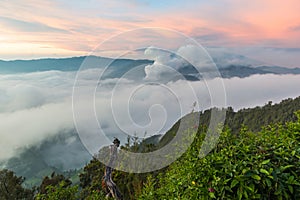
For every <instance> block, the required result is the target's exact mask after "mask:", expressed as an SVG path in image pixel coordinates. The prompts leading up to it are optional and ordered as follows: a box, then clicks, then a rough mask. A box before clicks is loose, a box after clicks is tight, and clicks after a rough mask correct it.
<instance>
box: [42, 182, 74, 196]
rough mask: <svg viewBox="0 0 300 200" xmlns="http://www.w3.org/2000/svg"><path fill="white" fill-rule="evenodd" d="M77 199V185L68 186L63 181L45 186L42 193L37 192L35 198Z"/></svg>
mask: <svg viewBox="0 0 300 200" xmlns="http://www.w3.org/2000/svg"><path fill="white" fill-rule="evenodd" d="M76 199H79V195H78V186H69V185H68V183H66V182H65V181H62V182H60V183H59V184H58V185H56V186H52V185H49V186H47V187H46V192H45V193H44V194H41V193H39V194H37V195H36V200H76Z"/></svg>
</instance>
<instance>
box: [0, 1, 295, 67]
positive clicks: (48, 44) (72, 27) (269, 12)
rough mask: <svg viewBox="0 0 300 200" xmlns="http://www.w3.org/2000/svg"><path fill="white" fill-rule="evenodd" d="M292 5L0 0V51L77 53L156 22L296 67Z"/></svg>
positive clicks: (9, 56)
mask: <svg viewBox="0 0 300 200" xmlns="http://www.w3.org/2000/svg"><path fill="white" fill-rule="evenodd" d="M299 10H300V2H299V1H298V0H288V1H281V0H264V1H262V0H252V1H239V0H214V1H204V0H199V1H192V0H184V1H183V0H178V1H171V0H164V1H158V0H151V1H150V0H128V1H123V0H110V1H107V0H106V1H105V0H86V1H80V0H74V1H67V0H51V1H50V0H45V1H38V0H27V1H24V0H13V1H8V0H2V1H0V59H4V60H13V59H32V58H41V57H68V56H79V55H85V54H89V53H90V52H91V51H92V50H93V49H94V48H95V47H96V46H98V45H99V44H101V43H102V42H103V41H105V40H108V39H109V38H110V37H111V36H113V35H116V34H121V33H123V32H124V31H130V30H133V29H138V28H144V27H160V28H165V29H172V30H175V31H178V32H180V33H183V34H185V35H187V36H189V37H191V38H194V39H195V40H197V41H198V42H199V43H200V44H202V45H204V46H209V47H222V48H226V50H227V51H231V52H234V53H239V54H243V55H246V56H249V57H251V58H254V59H257V60H261V61H263V62H266V63H269V64H273V65H284V66H287V67H299V65H298V63H299V61H300V58H299V57H300V12H299ZM143 37H145V35H143V34H141V35H136V36H135V38H134V39H135V40H134V41H136V42H138V43H139V44H140V43H142V41H143V40H142V39H143ZM134 41H133V42H134ZM173 42H174V43H176V41H173ZM113 48H115V49H117V48H118V44H115V46H113ZM103 51H105V50H103Z"/></svg>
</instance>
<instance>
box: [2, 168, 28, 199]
mask: <svg viewBox="0 0 300 200" xmlns="http://www.w3.org/2000/svg"><path fill="white" fill-rule="evenodd" d="M24 181H25V178H23V177H18V176H16V175H15V173H14V172H13V171H9V170H7V169H4V170H1V171H0V199H3V200H11V199H33V196H34V189H26V188H23V186H22V183H23V182H24Z"/></svg>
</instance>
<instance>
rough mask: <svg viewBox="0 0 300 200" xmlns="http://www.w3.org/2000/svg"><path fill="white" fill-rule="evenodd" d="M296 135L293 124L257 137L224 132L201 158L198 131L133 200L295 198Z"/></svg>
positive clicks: (298, 191)
mask: <svg viewBox="0 0 300 200" xmlns="http://www.w3.org/2000/svg"><path fill="white" fill-rule="evenodd" d="M299 113H300V112H299V111H298V112H297V115H298V117H299V115H300V114H299ZM299 132H300V121H299V120H298V121H297V122H288V123H286V124H285V125H281V124H275V125H269V126H266V127H264V128H263V129H262V131H260V132H258V133H253V132H251V131H249V130H248V129H247V128H246V127H245V126H244V127H243V128H242V129H241V131H240V134H232V132H231V131H230V130H229V129H224V130H223V131H222V133H221V137H220V138H219V143H218V145H217V146H216V147H215V149H214V150H213V151H212V152H211V153H209V154H208V155H207V156H206V157H204V158H202V159H200V158H199V157H198V153H199V149H200V148H201V144H202V143H203V135H204V133H202V134H198V136H197V138H196V140H195V142H194V143H193V145H192V146H191V147H190V148H189V150H188V151H187V152H186V153H185V154H184V155H183V157H182V158H180V159H179V160H178V161H176V162H174V163H173V164H172V165H170V166H169V168H168V170H167V171H166V172H165V173H161V174H159V175H158V176H157V177H156V179H154V178H153V177H149V178H148V179H147V182H146V183H145V184H144V189H143V192H142V194H141V196H140V197H139V199H157V197H159V199H300V142H299V141H300V137H299V135H300V133H299Z"/></svg>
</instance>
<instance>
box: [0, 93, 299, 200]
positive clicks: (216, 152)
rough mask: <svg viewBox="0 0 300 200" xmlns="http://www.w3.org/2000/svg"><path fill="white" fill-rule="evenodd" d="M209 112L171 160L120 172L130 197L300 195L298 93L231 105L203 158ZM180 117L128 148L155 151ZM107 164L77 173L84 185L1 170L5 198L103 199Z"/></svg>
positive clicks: (56, 177) (133, 141) (115, 175)
mask: <svg viewBox="0 0 300 200" xmlns="http://www.w3.org/2000/svg"><path fill="white" fill-rule="evenodd" d="M209 118H210V111H204V112H202V113H201V114H200V126H199V128H198V130H195V129H192V130H193V131H195V133H196V138H195V140H194V142H193V143H192V145H191V146H190V147H189V148H188V150H187V151H186V152H185V153H184V154H183V155H182V156H181V157H180V159H178V160H177V161H175V162H174V163H172V164H171V165H170V166H168V167H166V168H164V169H161V170H158V171H155V172H151V173H144V174H134V173H125V172H122V171H114V172H113V179H114V181H115V182H116V184H117V185H118V187H119V189H120V191H121V192H122V193H123V196H124V199H195V200H196V199H300V196H299V194H300V97H298V98H296V99H287V100H284V101H282V102H281V103H279V104H275V105H272V104H271V102H269V103H267V104H266V105H265V106H263V107H256V108H252V109H242V110H240V111H237V112H234V111H233V110H232V109H231V108H229V109H227V116H226V121H225V126H224V128H223V130H221V132H220V138H219V141H218V144H217V146H215V147H214V149H213V150H212V151H211V152H210V153H209V154H208V155H207V156H206V157H204V158H199V156H198V155H199V151H200V149H201V145H202V143H203V139H204V137H205V134H206V127H207V125H208V124H207V123H208V122H209ZM178 123H180V121H179V122H177V123H176V124H175V125H174V126H173V127H172V128H171V129H170V131H168V132H167V133H166V134H165V136H164V137H163V138H162V140H161V141H160V143H158V144H149V143H146V142H139V141H138V140H137V139H136V138H129V140H128V143H127V144H126V145H124V146H123V147H122V148H123V149H127V150H129V151H134V152H137V151H153V150H155V149H157V148H159V147H161V146H163V145H164V144H166V143H167V142H168V141H170V139H172V137H173V136H174V134H175V133H176V130H177V128H178ZM104 167H105V166H104V165H103V164H102V163H100V162H99V161H98V160H97V159H93V160H91V161H90V163H88V164H87V165H86V166H85V167H84V169H83V170H82V171H81V173H80V174H79V179H80V181H79V184H78V185H72V184H71V181H70V180H69V177H64V176H62V175H56V174H52V175H51V176H50V174H49V177H45V178H44V180H43V181H42V184H41V185H40V186H39V187H37V188H33V189H32V190H30V191H29V190H28V189H27V190H26V189H24V188H22V186H21V183H22V181H23V179H22V178H21V177H19V178H18V177H15V176H13V173H12V172H9V171H6V170H3V171H1V176H0V179H1V180H0V183H1V185H0V186H1V187H0V197H1V199H12V198H13V197H17V195H20V194H24V199H32V198H33V197H32V196H35V199H104V198H105V194H104V191H103V190H102V177H103V174H104ZM13 180H18V181H13ZM16 186H17V187H16ZM15 188H18V189H15ZM13 195H16V196H13ZM25 195H26V196H25Z"/></svg>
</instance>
